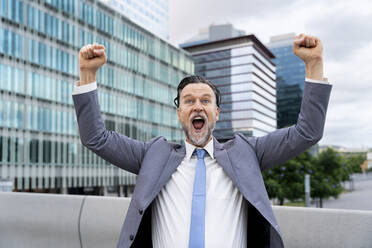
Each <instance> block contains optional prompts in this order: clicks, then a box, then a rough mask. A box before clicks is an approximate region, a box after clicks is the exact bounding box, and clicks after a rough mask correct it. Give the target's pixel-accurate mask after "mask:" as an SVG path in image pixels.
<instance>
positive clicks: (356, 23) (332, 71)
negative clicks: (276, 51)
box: [169, 0, 372, 148]
mask: <svg viewBox="0 0 372 248" xmlns="http://www.w3.org/2000/svg"><path fill="white" fill-rule="evenodd" d="M169 7H170V27H169V28H170V41H171V43H173V44H180V43H183V42H184V41H186V40H188V39H190V38H191V37H193V36H195V35H196V34H197V33H198V31H199V29H200V28H205V27H208V26H209V25H211V24H223V23H231V24H233V25H234V27H235V28H237V29H242V30H244V31H246V33H247V34H254V35H256V36H257V38H258V39H259V40H260V41H261V42H262V43H264V44H266V43H268V42H269V40H270V37H271V36H274V35H280V34H285V33H292V32H294V33H296V34H300V33H305V34H310V35H314V36H317V37H319V38H320V39H321V40H322V43H323V46H324V74H325V77H327V78H328V80H329V81H330V82H331V84H332V85H333V89H332V93H331V98H330V103H329V107H328V112H327V120H326V125H325V130H324V135H323V138H322V140H321V141H320V144H321V145H339V146H343V147H348V148H372V2H371V1H370V0H354V1H349V0H337V1H334V0H312V1H304V0H281V1H279V0H203V1H200V0H169Z"/></svg>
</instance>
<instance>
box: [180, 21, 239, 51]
mask: <svg viewBox="0 0 372 248" xmlns="http://www.w3.org/2000/svg"><path fill="white" fill-rule="evenodd" d="M243 35H245V31H244V30H240V29H236V28H234V26H233V25H232V24H230V23H226V24H212V25H210V26H208V27H207V28H202V29H200V30H199V33H198V34H197V35H195V36H194V37H192V38H191V39H188V40H187V41H185V42H184V43H182V44H181V45H180V46H181V47H188V46H194V45H198V44H202V43H206V42H210V41H216V40H223V39H228V38H234V37H238V36H243Z"/></svg>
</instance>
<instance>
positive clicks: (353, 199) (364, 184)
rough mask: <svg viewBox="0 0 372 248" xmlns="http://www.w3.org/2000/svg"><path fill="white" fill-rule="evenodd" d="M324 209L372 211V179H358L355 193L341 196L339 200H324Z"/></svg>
mask: <svg viewBox="0 0 372 248" xmlns="http://www.w3.org/2000/svg"><path fill="white" fill-rule="evenodd" d="M323 208H334V209H353V210H370V211H372V178H371V177H366V178H364V177H360V178H358V177H356V178H355V179H354V190H353V191H351V192H347V193H343V194H341V195H340V196H339V198H338V199H329V200H323Z"/></svg>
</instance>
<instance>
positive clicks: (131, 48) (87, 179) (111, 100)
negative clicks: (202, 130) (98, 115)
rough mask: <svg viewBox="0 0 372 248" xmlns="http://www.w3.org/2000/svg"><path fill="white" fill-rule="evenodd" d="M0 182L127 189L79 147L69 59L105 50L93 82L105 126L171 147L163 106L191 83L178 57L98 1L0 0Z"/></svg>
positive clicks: (74, 69) (174, 131) (21, 187)
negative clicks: (91, 48) (87, 50)
mask: <svg viewBox="0 0 372 248" xmlns="http://www.w3.org/2000/svg"><path fill="white" fill-rule="evenodd" d="M0 15H1V21H0V95H1V99H0V179H4V180H11V181H13V182H14V187H15V189H16V190H18V191H27V190H31V191H36V190H44V191H45V190H46V191H47V190H51V191H53V192H59V191H60V189H66V188H76V187H98V186H110V187H114V186H117V185H133V184H134V183H135V176H134V175H132V174H129V173H127V172H124V171H122V170H118V169H117V168H115V167H113V166H107V164H108V163H107V162H105V161H103V160H102V159H100V158H98V157H97V156H96V155H94V154H93V153H92V152H90V151H88V150H87V149H86V148H84V147H83V146H82V145H81V143H80V140H79V136H78V129H77V123H76V117H75V112H74V108H73V102H72V97H71V94H72V90H73V84H74V82H76V81H77V80H79V71H78V52H79V49H80V48H81V47H82V46H83V45H85V44H88V43H93V42H98V43H102V44H104V45H105V47H106V53H107V57H108V62H107V64H105V66H103V67H102V68H101V69H100V70H99V72H98V75H97V82H98V84H99V101H100V104H101V111H102V113H103V117H104V119H105V124H106V127H107V128H108V129H110V130H116V131H118V132H121V133H123V134H125V135H127V136H130V137H132V138H135V139H139V140H148V139H150V138H152V137H155V136H159V135H162V136H165V137H166V138H167V139H168V140H171V141H175V142H181V141H182V140H183V132H182V129H181V126H180V125H179V123H178V121H177V115H176V109H175V107H174V106H173V98H174V97H175V96H176V87H177V85H178V83H179V81H180V80H181V79H182V78H183V77H184V76H185V75H187V74H193V70H194V64H193V61H192V59H191V57H190V56H189V55H188V54H187V53H185V52H184V51H182V50H180V49H178V48H175V47H173V46H172V45H170V44H168V43H166V42H164V41H163V40H162V39H161V38H159V37H157V36H154V35H153V34H151V33H150V32H148V31H146V30H145V29H143V28H140V27H139V26H137V25H136V24H134V23H132V22H131V21H129V20H128V19H127V18H126V17H124V16H123V15H121V14H119V13H118V12H114V11H113V10H112V9H111V8H108V7H107V6H106V5H104V4H102V3H101V2H99V1H90V0H89V1H88V0H87V1H72V0H45V1H31V0H30V1H26V0H25V1H20V0H0Z"/></svg>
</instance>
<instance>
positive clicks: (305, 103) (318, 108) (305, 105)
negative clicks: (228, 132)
mask: <svg viewBox="0 0 372 248" xmlns="http://www.w3.org/2000/svg"><path fill="white" fill-rule="evenodd" d="M331 89H332V85H330V84H319V83H310V82H305V87H304V95H303V98H302V103H301V110H300V114H299V117H298V120H297V124H296V125H293V126H291V127H288V128H282V129H278V130H276V131H274V132H272V133H270V134H268V135H266V136H263V137H258V138H253V139H250V140H248V142H249V143H250V144H251V145H252V146H253V148H254V150H255V152H256V155H257V158H258V160H259V163H260V167H261V170H266V169H270V168H272V167H273V166H275V165H278V164H281V163H283V162H285V161H287V160H288V159H291V158H293V157H295V156H297V155H298V154H300V153H301V152H303V151H305V150H306V149H308V148H310V147H311V146H312V145H314V144H316V143H317V142H318V141H319V140H320V139H321V138H322V136H323V131H324V124H325V119H326V112H327V107H328V102H329V96H330V92H331Z"/></svg>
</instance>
